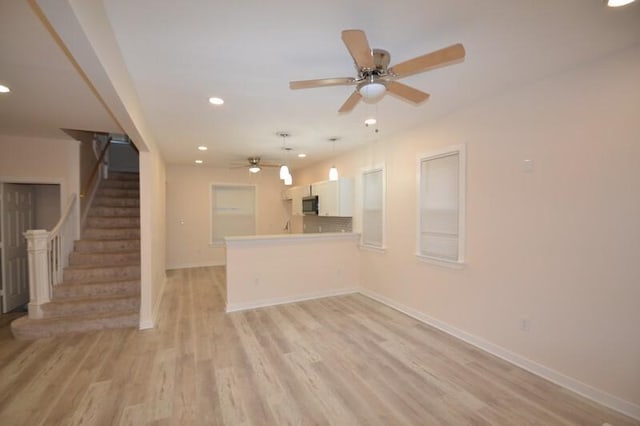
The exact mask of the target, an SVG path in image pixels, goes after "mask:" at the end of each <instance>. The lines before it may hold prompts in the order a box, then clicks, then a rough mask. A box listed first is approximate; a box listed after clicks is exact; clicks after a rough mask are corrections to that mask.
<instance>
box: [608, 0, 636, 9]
mask: <svg viewBox="0 0 640 426" xmlns="http://www.w3.org/2000/svg"><path fill="white" fill-rule="evenodd" d="M634 1H635V0H606V3H607V6H609V7H620V6H626V5H628V4H629V3H633V2H634Z"/></svg>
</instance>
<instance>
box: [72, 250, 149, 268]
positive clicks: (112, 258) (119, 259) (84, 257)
mask: <svg viewBox="0 0 640 426" xmlns="http://www.w3.org/2000/svg"><path fill="white" fill-rule="evenodd" d="M136 262H137V263H140V252H133V253H126V252H125V253H119V252H114V253H77V252H73V253H71V255H70V257H69V265H71V266H82V265H117V264H121V263H126V264H131V263H136Z"/></svg>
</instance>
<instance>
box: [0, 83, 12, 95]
mask: <svg viewBox="0 0 640 426" xmlns="http://www.w3.org/2000/svg"><path fill="white" fill-rule="evenodd" d="M10 91H11V89H9V88H8V87H7V86H3V85H2V84H0V93H9V92H10Z"/></svg>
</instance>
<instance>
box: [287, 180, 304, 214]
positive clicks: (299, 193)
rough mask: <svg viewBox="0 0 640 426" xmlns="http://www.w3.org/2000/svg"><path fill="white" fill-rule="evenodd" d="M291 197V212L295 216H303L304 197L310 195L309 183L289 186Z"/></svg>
mask: <svg viewBox="0 0 640 426" xmlns="http://www.w3.org/2000/svg"><path fill="white" fill-rule="evenodd" d="M288 191H289V195H290V198H291V214H292V215H293V216H302V198H304V197H306V196H307V195H309V185H304V186H294V187H293V188H289V189H288Z"/></svg>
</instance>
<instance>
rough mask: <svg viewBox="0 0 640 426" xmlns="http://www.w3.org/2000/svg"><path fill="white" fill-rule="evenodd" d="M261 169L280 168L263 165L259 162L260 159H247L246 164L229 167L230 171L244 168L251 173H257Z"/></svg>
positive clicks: (274, 165) (277, 165)
mask: <svg viewBox="0 0 640 426" xmlns="http://www.w3.org/2000/svg"><path fill="white" fill-rule="evenodd" d="M263 167H280V164H275V163H263V162H261V161H260V157H249V158H247V163H245V164H237V165H233V166H231V168H232V169H240V168H246V169H248V170H249V171H250V172H251V173H258V172H259V171H260V170H262V168H263Z"/></svg>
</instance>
